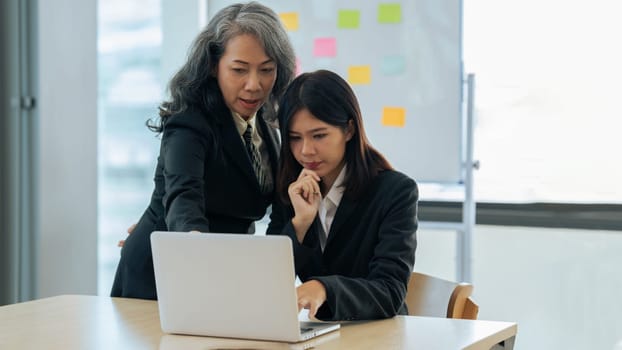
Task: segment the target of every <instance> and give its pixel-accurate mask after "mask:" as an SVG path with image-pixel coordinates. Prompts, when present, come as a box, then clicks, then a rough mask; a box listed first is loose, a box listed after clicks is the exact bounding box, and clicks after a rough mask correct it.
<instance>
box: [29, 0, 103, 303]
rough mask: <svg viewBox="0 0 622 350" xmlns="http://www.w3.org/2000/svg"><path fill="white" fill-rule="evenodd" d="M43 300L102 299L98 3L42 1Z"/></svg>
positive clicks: (40, 290)
mask: <svg viewBox="0 0 622 350" xmlns="http://www.w3.org/2000/svg"><path fill="white" fill-rule="evenodd" d="M36 22H37V25H38V28H37V34H38V63H39V64H38V71H39V72H38V73H39V75H38V85H39V86H38V88H39V90H38V94H39V96H38V104H37V108H38V123H39V128H38V130H39V134H38V137H36V140H35V142H37V143H38V145H36V149H37V150H38V168H39V169H38V173H37V176H38V180H37V186H38V194H39V195H38V198H37V199H38V209H37V210H38V222H37V224H38V240H37V244H38V245H37V249H38V254H37V257H36V260H37V267H38V269H37V286H38V287H37V292H36V293H35V294H36V297H47V296H53V295H58V294H67V293H75V294H78V293H79V294H95V293H96V291H97V1H96V0H79V1H78V0H56V1H38V18H37V21H36Z"/></svg>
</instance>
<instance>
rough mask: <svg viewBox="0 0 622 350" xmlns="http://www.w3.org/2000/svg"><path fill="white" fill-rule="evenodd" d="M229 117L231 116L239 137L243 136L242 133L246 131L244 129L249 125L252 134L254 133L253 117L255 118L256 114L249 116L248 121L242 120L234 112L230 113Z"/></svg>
mask: <svg viewBox="0 0 622 350" xmlns="http://www.w3.org/2000/svg"><path fill="white" fill-rule="evenodd" d="M231 115H232V116H233V121H234V122H235V127H236V128H237V129H238V133H239V134H240V136H242V135H244V132H245V131H246V128H247V127H248V125H249V124H250V126H251V127H252V128H253V133H255V121H256V118H255V116H257V113H255V114H253V115H251V117H250V118H248V120H244V118H242V117H241V116H240V115H239V114H238V113H236V112H234V111H231Z"/></svg>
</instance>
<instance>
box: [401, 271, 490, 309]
mask: <svg viewBox="0 0 622 350" xmlns="http://www.w3.org/2000/svg"><path fill="white" fill-rule="evenodd" d="M472 292H473V285H472V284H469V283H457V282H452V281H448V280H444V279H441V278H438V277H434V276H430V275H426V274H423V273H419V272H413V273H412V275H411V276H410V281H409V282H408V291H407V293H406V305H407V306H408V314H409V315H412V316H432V317H447V318H464V319H470V320H475V319H477V313H478V312H479V307H478V306H477V304H476V303H475V302H474V301H473V300H472V299H471V298H470V296H471V293H472Z"/></svg>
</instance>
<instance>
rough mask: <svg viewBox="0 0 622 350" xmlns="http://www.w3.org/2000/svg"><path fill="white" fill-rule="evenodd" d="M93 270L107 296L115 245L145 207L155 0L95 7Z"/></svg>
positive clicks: (156, 55)
mask: <svg viewBox="0 0 622 350" xmlns="http://www.w3.org/2000/svg"><path fill="white" fill-rule="evenodd" d="M98 20H99V23H98V29H99V30H98V36H99V37H98V70H99V72H98V74H99V76H98V78H99V93H98V94H99V96H98V106H99V107H98V109H99V111H98V113H99V116H98V117H99V132H98V139H99V174H98V176H99V192H98V195H99V218H98V219H99V249H98V253H99V271H98V276H99V279H98V293H99V294H100V295H108V294H109V293H110V287H111V286H112V279H113V277H114V271H115V269H116V266H117V263H118V260H119V248H117V241H118V240H120V239H123V238H125V231H126V229H127V227H128V226H130V225H131V224H132V223H134V222H136V221H137V220H138V219H139V217H140V215H141V214H142V212H143V210H144V209H145V208H146V206H147V204H148V202H149V197H150V194H151V191H152V190H153V181H152V179H153V171H154V167H155V164H156V157H157V152H158V146H159V141H158V139H157V137H156V134H154V133H152V132H150V131H148V129H147V128H146V126H145V121H146V120H147V119H149V118H153V117H155V116H156V115H157V106H158V104H159V103H160V102H161V100H162V97H163V96H162V91H163V84H162V82H161V65H160V56H161V42H162V34H161V29H160V28H161V18H160V1H159V0H134V1H123V0H114V1H112V0H106V1H99V3H98Z"/></svg>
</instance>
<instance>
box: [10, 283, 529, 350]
mask: <svg viewBox="0 0 622 350" xmlns="http://www.w3.org/2000/svg"><path fill="white" fill-rule="evenodd" d="M516 330H517V326H516V323H511V322H496V321H480V320H477V321H470V320H455V319H445V318H434V317H414V316H398V317H394V318H391V319H387V320H380V321H366V322H353V323H346V324H343V325H342V327H341V329H340V330H339V331H336V332H332V333H330V334H326V335H323V336H320V337H318V338H315V339H312V340H309V341H306V342H302V343H295V344H288V343H279V342H265V341H251V340H238V339H225V338H211V337H192V336H180V335H171V334H164V333H162V331H161V329H160V319H159V314H158V304H157V302H155V301H148V300H137V299H123V298H108V297H97V296H85V295H63V296H57V297H52V298H46V299H40V300H35V301H30V302H25V303H18V304H13V305H7V306H2V307H0V349H37V350H39V349H63V350H65V349H161V350H167V349H184V350H187V349H188V350H191V349H202V350H206V349H309V348H312V347H313V348H315V349H374V350H375V349H426V350H427V349H491V348H493V347H495V349H496V348H498V347H500V346H501V345H504V346H505V347H501V348H505V349H508V348H509V349H511V348H512V347H513V345H514V337H515V335H516ZM499 343H501V345H497V344H499Z"/></svg>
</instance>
